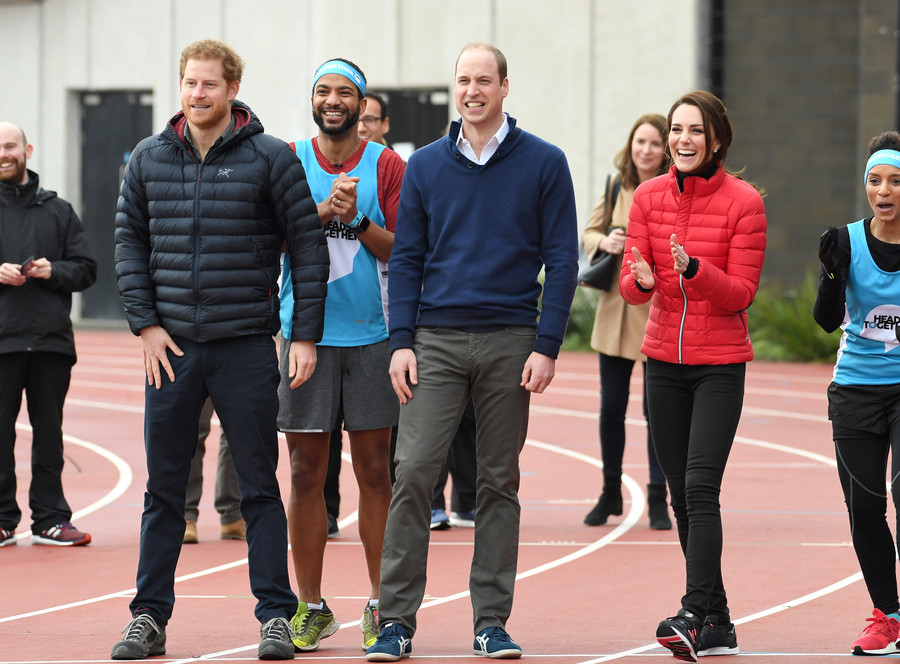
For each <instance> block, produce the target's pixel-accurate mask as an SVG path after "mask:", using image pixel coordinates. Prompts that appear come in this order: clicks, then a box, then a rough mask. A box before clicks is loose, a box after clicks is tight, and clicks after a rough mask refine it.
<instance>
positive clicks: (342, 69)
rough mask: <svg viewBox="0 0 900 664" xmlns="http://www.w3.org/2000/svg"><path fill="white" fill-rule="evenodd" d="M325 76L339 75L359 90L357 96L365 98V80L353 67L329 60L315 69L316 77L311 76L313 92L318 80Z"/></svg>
mask: <svg viewBox="0 0 900 664" xmlns="http://www.w3.org/2000/svg"><path fill="white" fill-rule="evenodd" d="M325 74H340V75H341V76H343V77H345V78H349V79H350V81H351V82H352V83H353V85H355V86H356V87H357V88H358V89H359V96H360V97H365V96H366V79H365V78H363V75H362V74H360V73H359V71H358V70H357V69H356V68H355V67H353V66H351V65H348V64H347V63H346V62H344V61H342V60H329V61H328V62H326V63H325V64H323V65H322V66H321V67H319V68H318V69H316V75H315V76H313V90H315V89H316V83H318V82H319V79H320V78H322V77H323V76H325Z"/></svg>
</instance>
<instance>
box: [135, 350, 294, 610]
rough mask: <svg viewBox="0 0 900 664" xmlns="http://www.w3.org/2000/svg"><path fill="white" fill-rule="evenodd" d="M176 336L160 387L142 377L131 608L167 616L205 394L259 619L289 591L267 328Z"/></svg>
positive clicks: (274, 378)
mask: <svg viewBox="0 0 900 664" xmlns="http://www.w3.org/2000/svg"><path fill="white" fill-rule="evenodd" d="M174 341H175V343H176V344H178V346H179V347H180V348H181V350H183V351H184V356H183V357H176V356H174V355H173V354H172V353H169V360H170V362H171V363H172V369H173V372H174V374H175V382H170V381H169V380H168V377H167V376H166V375H165V372H163V381H162V386H161V388H160V389H158V390H157V389H156V387H155V386H152V385H150V386H147V387H146V390H145V399H144V410H145V412H144V445H145V448H146V454H147V474H148V477H147V489H146V492H145V494H144V513H143V515H142V517H141V544H140V560H139V562H138V571H137V594H136V595H135V597H134V600H133V601H132V602H131V611H132V614H135V615H136V614H138V613H149V614H150V615H151V616H153V618H154V619H155V620H156V621H157V622H158V623H159V624H160V625H165V624H166V623H167V622H168V620H169V618H170V617H171V615H172V607H173V605H174V603H175V584H174V579H175V566H176V564H177V562H178V556H179V554H180V553H181V544H182V538H183V536H184V504H185V492H186V487H187V481H188V476H189V474H190V469H191V458H192V457H193V455H194V451H195V450H196V449H197V431H198V422H199V418H200V411H201V410H202V409H203V403H204V401H205V400H206V397H207V396H209V397H211V398H212V401H213V403H215V405H216V412H217V414H218V417H219V421H220V422H221V423H222V427H223V429H224V430H225V434H226V436H227V438H228V445H229V447H230V449H231V455H232V458H233V459H234V466H235V470H236V471H237V476H238V486H239V487H240V490H241V514H242V516H243V517H244V520H245V521H246V523H247V547H248V558H249V572H250V589H251V590H252V591H253V594H254V596H255V597H256V598H257V600H258V601H257V605H256V610H255V614H256V617H257V619H259V621H260V622H261V623H264V622H266V621H268V620H270V619H272V618H276V617H284V618H288V619H290V617H291V616H293V615H294V613H295V611H296V609H297V598H296V596H295V595H294V593H293V592H292V591H291V588H290V580H289V577H288V567H287V519H286V517H285V512H284V504H283V503H282V501H281V491H280V489H279V486H278V481H277V478H276V475H275V470H276V467H277V466H278V434H277V429H276V423H275V421H276V417H277V415H278V396H277V389H278V359H277V356H276V351H275V344H274V341H273V340H272V338H271V337H270V336H268V335H252V336H244V337H236V338H232V339H223V340H220V341H212V342H207V343H195V342H191V341H188V340H186V339H183V338H180V337H174Z"/></svg>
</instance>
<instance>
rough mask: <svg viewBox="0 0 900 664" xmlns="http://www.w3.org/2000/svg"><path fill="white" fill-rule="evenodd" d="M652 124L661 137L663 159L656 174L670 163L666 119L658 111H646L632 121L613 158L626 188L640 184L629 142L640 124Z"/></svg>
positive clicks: (631, 141) (660, 173) (659, 173)
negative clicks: (622, 142) (623, 141)
mask: <svg viewBox="0 0 900 664" xmlns="http://www.w3.org/2000/svg"><path fill="white" fill-rule="evenodd" d="M645 124H648V125H652V126H653V127H656V129H657V130H658V131H659V135H660V137H661V138H662V143H663V160H662V163H661V164H660V165H659V171H658V172H657V173H656V174H657V175H662V174H663V173H665V172H666V171H667V170H669V165H670V164H671V163H672V161H671V158H670V157H669V150H668V148H667V147H666V145H667V140H666V138H667V137H668V135H669V127H668V123H667V122H666V119H665V118H664V117H663V116H661V115H660V114H659V113H647V114H645V115H642V116H641V117H639V118H638V119H637V121H636V122H635V123H634V126H633V127H632V128H631V132H630V133H629V134H628V141H627V142H626V143H625V147H624V148H622V149H621V150H620V151H619V154H617V155H616V157H615V159H613V166H615V167H616V168H617V169H618V170H619V177H620V178H621V180H622V186H623V187H625V188H626V189H634V188H635V187H637V186H638V185H639V184H640V177H639V176H638V172H637V166H635V164H634V158H633V157H632V156H631V144H632V143H633V142H634V134H635V132H637V130H638V127H640V126H641V125H645Z"/></svg>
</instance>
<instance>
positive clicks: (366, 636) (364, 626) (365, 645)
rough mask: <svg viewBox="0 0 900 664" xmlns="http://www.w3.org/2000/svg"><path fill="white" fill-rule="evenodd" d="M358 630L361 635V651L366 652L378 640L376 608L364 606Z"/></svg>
mask: <svg viewBox="0 0 900 664" xmlns="http://www.w3.org/2000/svg"><path fill="white" fill-rule="evenodd" d="M359 628H360V629H361V630H362V633H363V642H362V649H363V650H368V649H369V648H371V647H372V646H374V645H375V641H377V640H378V607H377V606H372V605H371V604H366V610H365V611H363V614H362V618H360V620H359Z"/></svg>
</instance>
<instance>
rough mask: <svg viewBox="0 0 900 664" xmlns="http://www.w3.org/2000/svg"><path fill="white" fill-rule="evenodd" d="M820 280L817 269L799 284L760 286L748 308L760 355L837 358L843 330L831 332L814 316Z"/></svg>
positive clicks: (783, 358) (790, 358) (793, 358)
mask: <svg viewBox="0 0 900 664" xmlns="http://www.w3.org/2000/svg"><path fill="white" fill-rule="evenodd" d="M817 280H818V277H817V275H816V274H815V273H814V272H808V273H807V274H806V278H805V279H804V280H803V282H802V283H801V284H800V286H799V287H798V288H784V287H783V286H782V285H781V284H778V283H772V284H767V285H764V286H762V287H760V289H759V291H758V292H757V293H756V300H755V301H754V302H753V304H752V305H751V307H750V308H749V309H748V310H747V318H748V321H749V325H750V338H751V339H752V340H753V349H754V350H755V351H756V357H757V358H759V359H761V360H781V361H790V362H834V358H835V353H836V352H837V349H838V345H839V343H840V340H841V330H837V331H835V332H832V333H831V334H828V333H827V332H825V330H823V329H822V328H821V327H819V326H818V324H816V321H815V320H814V319H813V315H812V310H813V305H814V304H815V302H816V289H817Z"/></svg>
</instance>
